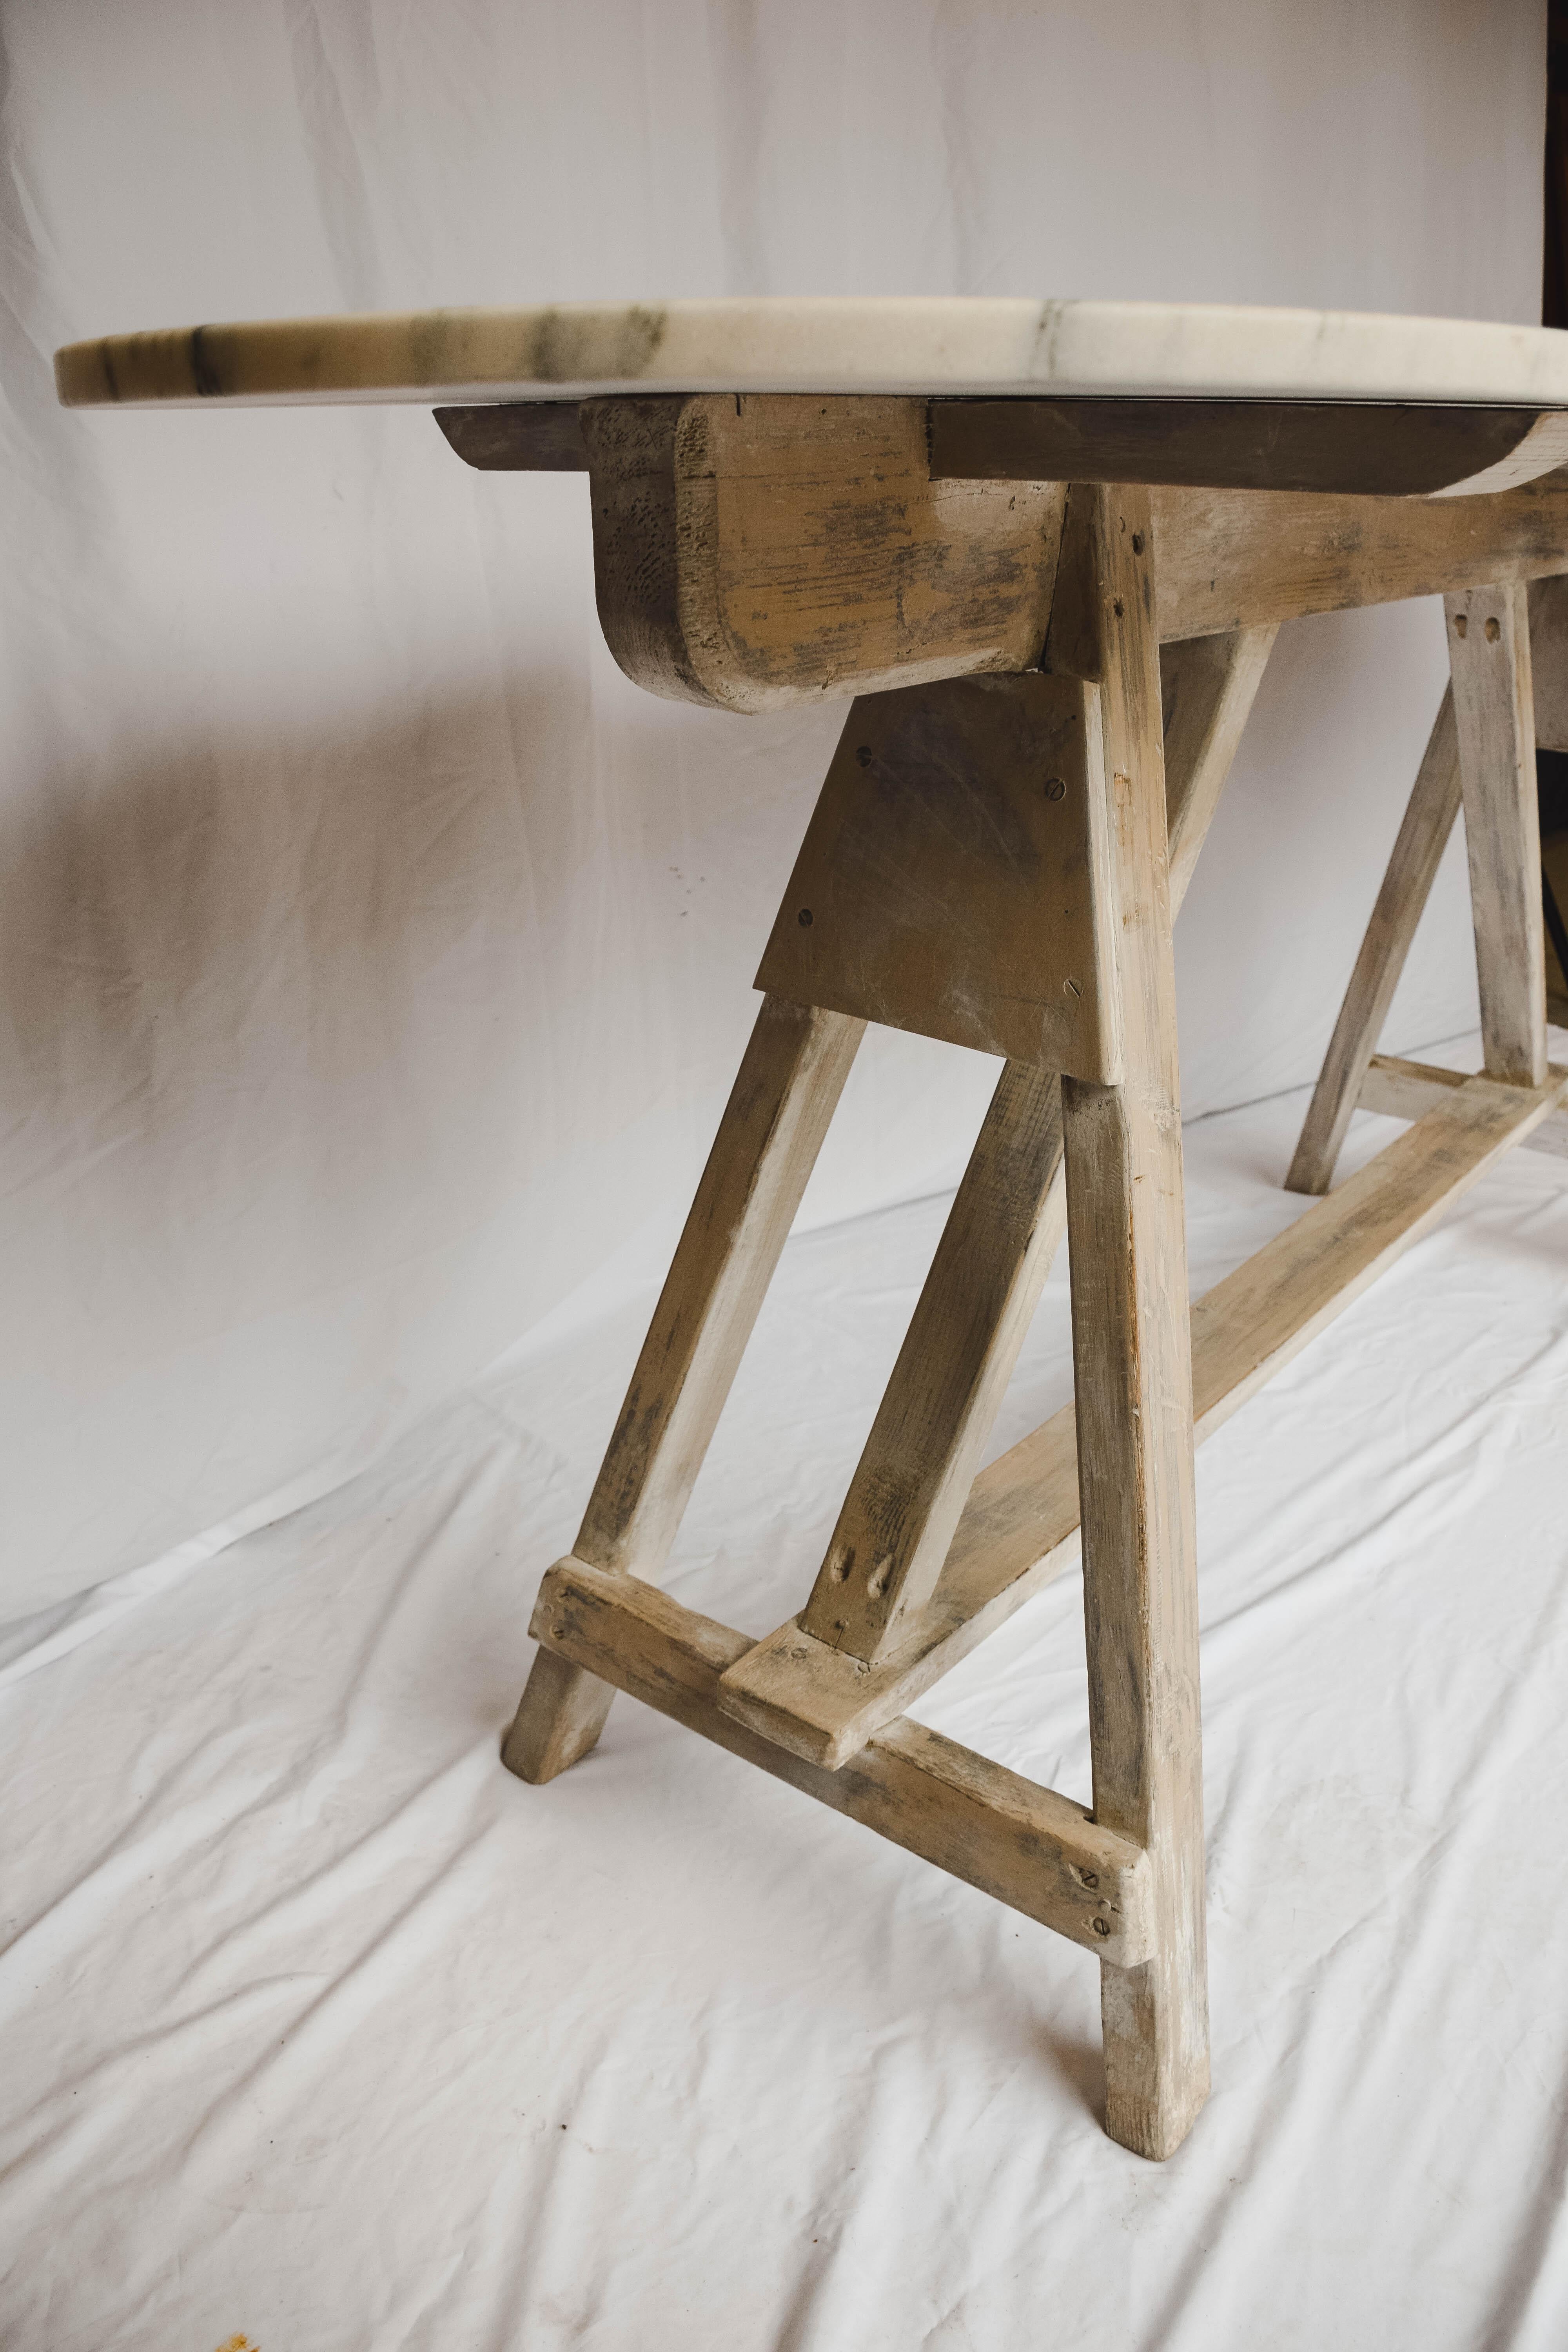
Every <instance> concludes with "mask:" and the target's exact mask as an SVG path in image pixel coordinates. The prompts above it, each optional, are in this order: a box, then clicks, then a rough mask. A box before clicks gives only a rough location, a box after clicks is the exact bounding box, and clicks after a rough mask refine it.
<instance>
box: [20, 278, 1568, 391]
mask: <svg viewBox="0 0 1568 2352" xmlns="http://www.w3.org/2000/svg"><path fill="white" fill-rule="evenodd" d="M55 376H56V383H57V387H58V393H59V397H60V400H61V401H62V403H63V404H65V405H66V406H67V407H68V408H91V407H101V406H118V407H122V408H124V407H142V406H150V405H153V404H157V405H176V406H178V405H181V404H184V405H188V406H191V407H197V406H202V405H206V404H213V403H215V402H216V403H220V404H232V405H236V406H239V405H245V406H261V405H281V404H296V403H323V402H363V401H421V402H430V403H434V402H437V401H442V402H445V401H468V402H487V401H496V402H513V401H527V400H563V399H582V398H585V397H587V396H588V395H590V394H602V393H637V392H669V393H678V392H693V393H695V392H797V393H824V394H842V393H896V394H929V395H943V394H972V395H981V396H986V395H991V396H996V395H1020V394H1025V395H1026V394H1053V395H1058V396H1068V395H1078V396H1085V395H1087V396H1093V395H1102V396H1110V395H1119V396H1121V397H1123V398H1127V397H1144V398H1160V397H1183V398H1187V399H1192V398H1229V399H1255V400H1275V401H1279V400H1285V401H1303V402H1305V401H1312V402H1322V401H1356V402H1368V401H1373V402H1436V403H1443V404H1462V405H1469V406H1476V407H1486V406H1500V405H1517V406H1531V405H1534V406H1537V407H1542V408H1559V407H1568V332H1563V331H1558V330H1556V329H1552V328H1545V327H1519V326H1508V325H1500V324H1497V323H1494V322H1486V321H1476V320H1453V319H1414V318H1397V317H1378V316H1374V315H1373V314H1370V313H1365V312H1357V311H1351V310H1260V309H1240V308H1236V307H1231V306H1226V305H1222V304H1217V303H1197V302H1186V303H1183V302H1092V301H1082V302H1080V301H1036V300H1029V299H1014V298H1012V297H996V298H992V297H988V296H986V297H980V296H974V297H938V298H932V299H924V298H921V299H906V298H903V297H897V296H895V297H889V298H879V299H868V300H858V299H793V298H789V299H785V298H782V297H781V298H774V299H749V298H736V299H726V300H716V301H679V302H666V303H626V302H619V303H559V304H552V305H549V306H535V307H531V308H527V309H519V310H416V311H403V312H394V313H386V314H382V315H369V316H363V317H347V318H321V319H284V320H258V321H255V322H253V323H249V324H242V325H233V326H205V327H185V328H171V329H166V330H158V331H153V332H150V333H143V334H128V335H110V336H106V337H104V338H101V339H100V340H99V341H93V342H79V343H69V344H67V345H66V347H65V348H64V349H63V350H62V351H60V352H58V353H57V354H56V358H55Z"/></svg>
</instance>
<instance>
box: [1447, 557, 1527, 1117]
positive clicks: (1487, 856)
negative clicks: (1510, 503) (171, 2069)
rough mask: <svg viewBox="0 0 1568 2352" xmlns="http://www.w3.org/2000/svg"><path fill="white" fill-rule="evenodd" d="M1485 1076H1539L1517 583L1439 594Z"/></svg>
mask: <svg viewBox="0 0 1568 2352" xmlns="http://www.w3.org/2000/svg"><path fill="white" fill-rule="evenodd" d="M1443 609H1444V612H1445V614H1447V623H1448V660H1449V667H1450V669H1451V671H1452V674H1453V680H1454V714H1455V719H1456V721H1457V723H1458V739H1459V775H1460V781H1461V783H1462V785H1463V788H1464V796H1465V839H1466V843H1467V845H1468V850H1469V859H1470V908H1471V912H1472V914H1473V916H1474V918H1475V927H1476V974H1477V978H1478V979H1479V982H1480V993H1481V1042H1482V1045H1483V1046H1484V1048H1485V1052H1486V1067H1487V1076H1489V1077H1492V1078H1501V1079H1503V1080H1505V1081H1506V1082H1507V1083H1508V1084H1510V1085H1512V1086H1521V1087H1539V1086H1541V1085H1542V1084H1543V1083H1544V1080H1545V1077H1546V964H1545V947H1544V929H1543V925H1542V903H1541V825H1540V817H1539V813H1538V809H1537V803H1536V783H1535V720H1534V712H1533V708H1532V703H1533V695H1532V689H1531V670H1530V616H1529V607H1528V597H1527V592H1526V589H1525V584H1524V583H1523V582H1522V581H1514V582H1511V583H1508V584H1506V585H1504V586H1501V587H1495V588H1467V589H1464V590H1461V591H1460V592H1459V593H1458V594H1454V595H1448V596H1445V598H1444V599H1443Z"/></svg>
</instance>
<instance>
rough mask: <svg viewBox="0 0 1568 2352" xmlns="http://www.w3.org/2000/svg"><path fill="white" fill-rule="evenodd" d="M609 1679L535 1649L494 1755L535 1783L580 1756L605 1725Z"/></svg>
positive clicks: (612, 1691) (612, 1689)
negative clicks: (514, 1708) (498, 1755)
mask: <svg viewBox="0 0 1568 2352" xmlns="http://www.w3.org/2000/svg"><path fill="white" fill-rule="evenodd" d="M615 1695H616V1691H615V1685H614V1684H613V1683H605V1682H601V1681H600V1680H599V1678H598V1676H597V1675H591V1674H588V1673H586V1672H585V1671H584V1668H583V1667H581V1666H569V1665H568V1664H566V1661H565V1660H564V1658H557V1657H552V1655H551V1654H550V1652H549V1651H548V1650H541V1651H540V1652H539V1653H538V1654H537V1655H536V1656H535V1658H534V1661H533V1664H532V1666H531V1668H530V1670H529V1676H528V1680H527V1682H526V1683H525V1684H524V1685H523V1692H522V1696H521V1699H520V1700H519V1701H518V1708H517V1713H516V1715H515V1716H514V1717H513V1718H512V1725H511V1729H510V1731H509V1732H508V1733H507V1736H506V1738H505V1740H504V1741H503V1743H502V1746H501V1751H500V1760H501V1762H502V1763H503V1764H504V1765H505V1766H506V1769H507V1770H508V1771H509V1772H515V1773H516V1774H517V1777H518V1779H519V1780H529V1781H531V1782H532V1783H533V1785H534V1786H535V1787H536V1788H537V1787H540V1786H542V1783H543V1782H544V1781H546V1780H554V1778H555V1776H556V1774H557V1773H558V1772H564V1771H565V1770H567V1769H568V1768H569V1767H570V1766H571V1765H573V1764H575V1763H577V1762H578V1761H579V1760H580V1759H582V1758H583V1757H584V1756H586V1754H587V1753H588V1750H589V1749H590V1748H592V1747H593V1746H594V1744H595V1741H596V1740H597V1738H598V1737H599V1734H600V1732H601V1731H603V1729H604V1727H605V1717H606V1716H607V1715H608V1714H609V1712H610V1701H611V1700H612V1699H613V1698H614V1697H615Z"/></svg>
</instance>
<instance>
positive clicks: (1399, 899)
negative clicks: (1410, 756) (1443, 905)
mask: <svg viewBox="0 0 1568 2352" xmlns="http://www.w3.org/2000/svg"><path fill="white" fill-rule="evenodd" d="M1458 814H1459V740H1458V730H1457V729H1456V727H1455V723H1454V689H1453V688H1452V687H1451V686H1450V687H1447V688H1445V690H1444V694H1443V700H1442V703H1441V705H1440V707H1439V709H1438V711H1437V718H1436V724H1435V725H1434V727H1433V729H1432V733H1431V736H1430V738H1429V740H1428V741H1427V745H1426V755H1425V757H1424V758H1423V760H1422V761H1421V765H1420V768H1419V769H1418V770H1417V772H1416V776H1415V789H1414V791H1413V792H1412V793H1411V795H1410V803H1409V806H1408V807H1407V808H1406V810H1405V817H1404V822H1403V823H1402V824H1401V825H1400V828H1399V837H1398V839H1397V840H1396V841H1395V843H1394V855H1393V856H1392V857H1391V858H1390V859H1389V861H1388V871H1387V873H1386V874H1385V875H1384V877H1383V887H1382V888H1381V889H1380V890H1379V892H1378V894H1377V903H1376V905H1375V906H1374V907H1373V910H1372V920H1371V922H1370V923H1368V925H1367V927H1366V937H1365V938H1364V939H1363V941H1362V943H1361V952H1360V954H1359V955H1358V956H1357V957H1356V960H1355V970H1354V971H1352V974H1351V982H1350V986H1349V987H1348V988H1347V989H1346V991H1345V1000H1344V1003H1342V1005H1341V1007H1340V1017H1339V1019H1338V1021H1336V1022H1335V1024H1334V1034H1333V1035H1332V1037H1331V1039H1330V1041H1329V1050H1328V1054H1327V1055H1326V1057H1325V1059H1324V1062H1323V1066H1322V1070H1321V1075H1320V1076H1319V1079H1318V1083H1317V1087H1316V1088H1315V1089H1314V1091H1313V1095H1312V1101H1311V1107H1310V1109H1309V1110H1308V1113H1307V1118H1306V1124H1305V1125H1304V1126H1303V1128H1302V1129H1301V1139H1300V1142H1299V1143H1298V1144H1297V1146H1296V1157H1295V1158H1294V1160H1291V1162H1290V1172H1289V1175H1288V1176H1287V1177H1286V1179H1285V1186H1286V1190H1287V1191H1288V1192H1327V1191H1328V1189H1329V1186H1330V1185H1331V1182H1332V1181H1333V1174H1334V1163H1335V1161H1336V1160H1338V1158H1339V1156H1340V1150H1341V1147H1342V1144H1343V1142H1344V1139H1345V1130H1346V1129H1347V1128H1348V1127H1349V1126H1350V1123H1351V1113H1352V1111H1353V1110H1354V1108H1355V1107H1356V1104H1357V1102H1358V1101H1359V1099H1360V1097H1361V1090H1362V1087H1363V1084H1364V1083H1365V1079H1366V1074H1367V1070H1368V1067H1369V1066H1370V1065H1371V1062H1372V1057H1373V1054H1374V1053H1375V1051H1376V1050H1377V1041H1378V1037H1379V1035H1380V1034H1381V1032H1382V1029H1383V1024H1384V1021H1386V1019H1387V1018H1388V1008H1389V1006H1390V1005H1391V1004H1392V1003H1393V1002H1394V990H1395V989H1396V988H1397V987H1398V985H1399V975H1400V973H1401V972H1402V971H1404V969H1405V957H1406V956H1407V955H1408V954H1409V952H1410V942H1411V940H1413V939H1414V938H1415V927H1416V925H1417V923H1419V921H1420V920H1421V915H1422V910H1423V908H1425V906H1426V900H1427V898H1428V897H1429V895H1430V893H1431V888H1432V884H1433V882H1434V880H1435V879H1436V873H1437V867H1438V866H1439V864H1440V863H1441V861H1442V856H1443V852H1444V850H1445V849H1446V848H1447V845H1448V835H1450V834H1451V833H1452V831H1453V830H1454V819H1455V818H1456V817H1457V816H1458Z"/></svg>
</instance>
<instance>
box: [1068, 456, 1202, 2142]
mask: <svg viewBox="0 0 1568 2352" xmlns="http://www.w3.org/2000/svg"><path fill="white" fill-rule="evenodd" d="M1153 556H1154V550H1153V547H1152V531H1151V527H1150V521H1149V502H1148V498H1147V494H1146V493H1143V492H1140V491H1137V490H1131V489H1125V488H1107V487H1103V486H1098V485H1088V484H1079V483H1075V484H1074V485H1073V487H1072V488H1071V489H1070V491H1069V493H1068V511H1067V518H1066V522H1065V525H1064V530H1063V540H1062V556H1061V569H1060V572H1058V585H1057V604H1056V615H1057V618H1059V619H1061V620H1062V621H1063V622H1064V623H1065V624H1066V625H1064V627H1063V628H1062V630H1061V634H1060V637H1059V639H1058V629H1057V619H1053V625H1052V633H1051V636H1050V638H1049V639H1048V640H1047V665H1048V666H1052V667H1054V666H1056V665H1057V664H1058V663H1061V664H1063V665H1064V666H1066V667H1069V668H1072V669H1074V670H1076V671H1077V672H1078V674H1079V675H1088V676H1090V677H1099V678H1100V682H1101V686H1100V694H1101V710H1102V714H1103V719H1104V727H1105V759H1106V768H1107V771H1108V773H1109V774H1110V777H1111V779H1112V782H1111V792H1112V795H1113V807H1114V810H1115V816H1116V824H1115V828H1114V832H1115V840H1116V872H1115V877H1114V885H1115V888H1116V891H1117V894H1118V898H1119V903H1120V914H1121V943H1120V944H1121V1007H1122V1017H1123V1037H1124V1052H1125V1056H1126V1062H1125V1078H1124V1082H1123V1083H1122V1084H1121V1086H1115V1087H1106V1086H1095V1085H1092V1084H1089V1083H1086V1082H1084V1081H1081V1080H1075V1079H1068V1080H1064V1082H1063V1088H1062V1098H1063V1118H1064V1127H1065V1136H1066V1159H1067V1183H1068V1260H1069V1265H1070V1268H1071V1276H1072V1309H1073V1357H1074V1366H1075V1373H1076V1383H1077V1402H1078V1458H1079V1492H1080V1496H1081V1499H1082V1529H1083V1533H1082V1540H1083V1560H1084V1613H1085V1620H1086V1625H1087V1630H1088V1638H1089V1728H1090V1737H1091V1742H1092V1748H1093V1756H1094V1811H1095V1819H1096V1821H1097V1822H1100V1824H1101V1825H1102V1826H1103V1827H1105V1828H1108V1829H1114V1830H1116V1831H1118V1832H1121V1834H1122V1835H1123V1836H1127V1837H1131V1838H1132V1839H1133V1840H1135V1841H1136V1843H1138V1844H1140V1845H1142V1847H1143V1848H1144V1850H1145V1851H1146V1852H1147V1853H1148V1855H1149V1859H1150V1865H1151V1869H1152V1893H1153V1904H1154V1921H1155V1949H1154V1953H1153V1955H1152V1958H1150V1959H1148V1960H1147V1961H1145V1962H1144V1963H1143V1964H1142V1966H1141V1967H1139V1968H1138V1969H1133V1970H1130V1971H1129V1970H1122V1969H1113V1968H1110V1967H1108V1968H1106V1969H1104V1971H1103V1973H1102V1994H1101V2019H1102V2023H1103V2028H1104V2034H1105V2083H1106V2118H1105V2121H1106V2129H1107V2131H1108V2132H1109V2133H1110V2136H1111V2137H1112V2138H1113V2139H1118V2140H1120V2141H1121V2143H1122V2145H1123V2146H1124V2147H1130V2148H1131V2149H1133V2150H1134V2151H1135V2152H1136V2153H1138V2154H1139V2155H1142V2156H1148V2157H1154V2158H1161V2157H1166V2156H1169V2155H1170V2154H1171V2153H1172V2151H1173V2149H1174V2148H1176V2147H1179V2146H1180V2144H1181V2142H1182V2140H1183V2139H1184V2137H1185V2136H1186V2133H1187V2132H1188V2130H1189V2129H1190V2128H1191V2126H1192V2124H1193V2121H1194V2117H1195V2116H1196V2115H1197V2113H1198V2111H1199V2109H1200V2108H1201V2107H1202V2105H1203V2104H1204V2101H1205V2098H1206V2097H1207V2095H1208V2087H1209V2058H1208V1991H1207V1968H1206V1952H1205V1921H1204V1831H1203V1772H1202V1739H1201V1730H1200V1723H1199V1710H1198V1627H1197V1559H1196V1536H1195V1528H1194V1505H1193V1396H1192V1364H1191V1353H1190V1344H1189V1336H1188V1320H1187V1289H1186V1248H1185V1239H1184V1231H1183V1212H1182V1142H1181V1116H1180V1109H1179V1099H1180V1097H1179V1088H1178V1083H1177V1070H1176V1030H1175V986H1174V971H1173V962H1172V955H1171V912H1170V897H1169V886H1168V877H1167V866H1166V859H1167V842H1166V833H1165V793H1164V779H1163V764H1162V757H1161V725H1160V674H1159V655H1158V644H1157V638H1156V635H1155V627H1154V569H1153Z"/></svg>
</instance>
